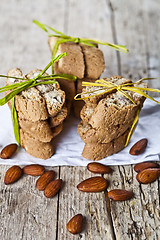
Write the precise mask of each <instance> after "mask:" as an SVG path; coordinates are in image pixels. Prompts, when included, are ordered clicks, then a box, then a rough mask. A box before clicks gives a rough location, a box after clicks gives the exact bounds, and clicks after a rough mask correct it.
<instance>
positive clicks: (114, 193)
mask: <svg viewBox="0 0 160 240" xmlns="http://www.w3.org/2000/svg"><path fill="white" fill-rule="evenodd" d="M133 195H134V194H133V192H132V191H127V190H124V189H114V190H111V191H109V192H108V197H109V198H110V199H112V200H114V201H125V200H129V199H131V198H132V197H133Z"/></svg>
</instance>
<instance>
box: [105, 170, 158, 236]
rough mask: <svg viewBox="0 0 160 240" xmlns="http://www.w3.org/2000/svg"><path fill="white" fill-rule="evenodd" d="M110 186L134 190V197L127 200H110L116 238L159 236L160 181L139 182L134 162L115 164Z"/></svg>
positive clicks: (110, 187)
mask: <svg viewBox="0 0 160 240" xmlns="http://www.w3.org/2000/svg"><path fill="white" fill-rule="evenodd" d="M114 170H115V171H114V172H113V175H112V176H111V177H110V176H108V178H109V179H110V186H109V188H108V190H111V189H116V188H120V189H121V188H122V189H126V190H133V192H134V198H133V199H132V200H129V201H126V202H114V201H111V212H112V217H113V225H114V227H115V234H116V237H117V239H118V240H119V239H121V240H123V239H140V240H141V239H149V240H150V239H158V236H159V234H160V225H159V222H160V208H159V206H160V205H159V204H160V203H159V182H158V180H157V181H156V182H154V183H152V184H147V185H140V184H139V183H138V182H137V180H136V173H135V172H134V170H133V167H132V166H119V167H118V166H117V167H114Z"/></svg>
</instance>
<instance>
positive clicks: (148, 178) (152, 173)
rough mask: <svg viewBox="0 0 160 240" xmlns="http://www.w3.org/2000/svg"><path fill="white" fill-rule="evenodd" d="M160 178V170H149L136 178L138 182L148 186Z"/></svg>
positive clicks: (140, 173)
mask: <svg viewBox="0 0 160 240" xmlns="http://www.w3.org/2000/svg"><path fill="white" fill-rule="evenodd" d="M159 176H160V168H147V169H144V170H143V171H141V172H139V173H138V174H137V176H136V179H137V181H138V182H140V183H143V184H147V183H151V182H154V181H155V180H156V179H157V178H158V177H159Z"/></svg>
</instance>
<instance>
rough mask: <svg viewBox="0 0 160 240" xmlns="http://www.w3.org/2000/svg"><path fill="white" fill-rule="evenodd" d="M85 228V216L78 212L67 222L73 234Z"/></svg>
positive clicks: (68, 228)
mask: <svg viewBox="0 0 160 240" xmlns="http://www.w3.org/2000/svg"><path fill="white" fill-rule="evenodd" d="M82 228H83V216H82V214H77V215H75V216H74V217H73V218H71V220H70V221H69V222H68V223H67V230H68V231H69V232H70V233H72V234H77V233H81V232H82Z"/></svg>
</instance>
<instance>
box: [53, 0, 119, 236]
mask: <svg viewBox="0 0 160 240" xmlns="http://www.w3.org/2000/svg"><path fill="white" fill-rule="evenodd" d="M67 3H68V4H67V9H66V15H65V17H66V20H65V32H66V33H67V34H69V35H73V36H79V37H86V38H88V37H89V38H96V39H102V40H104V41H108V42H113V38H112V29H111V22H110V20H111V18H110V12H109V9H108V5H107V4H106V2H105V1H101V2H99V1H97V0H94V1H93V0H92V1H91V0H90V1H88V2H86V1H84V0H83V1H79V2H75V1H73V0H70V1H67ZM95 6H96V8H95ZM75 19H76V20H75ZM100 48H101V49H103V51H104V55H105V58H106V66H107V73H105V76H106V74H107V76H108V75H112V74H113V73H115V74H117V73H118V69H117V62H116V61H117V60H116V52H115V50H113V49H111V48H109V47H102V46H100ZM113 59H114V60H113ZM113 62H114V63H115V64H113ZM108 69H109V72H108ZM60 172H61V173H60V177H61V178H62V179H63V180H64V181H65V182H66V184H65V187H64V189H63V191H61V192H60V196H59V220H58V239H95V240H96V239H97V240H100V239H114V236H113V229H112V225H111V223H110V216H109V214H108V212H107V205H106V200H105V196H104V193H97V194H95V193H89V194H88V193H82V192H79V191H78V190H77V188H76V185H77V184H78V183H79V182H81V181H82V180H84V179H86V178H88V177H90V176H92V174H91V173H89V172H88V171H87V169H86V168H84V167H76V168H74V167H68V168H66V167H61V171H60ZM77 213H82V214H83V215H84V217H85V218H86V219H85V224H86V226H85V228H84V231H83V232H82V233H81V234H79V235H78V236H72V235H71V234H70V233H68V232H67V230H66V223H67V222H68V221H69V220H70V218H71V217H73V216H74V215H75V214H77Z"/></svg>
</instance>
